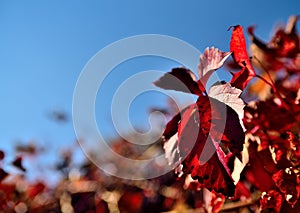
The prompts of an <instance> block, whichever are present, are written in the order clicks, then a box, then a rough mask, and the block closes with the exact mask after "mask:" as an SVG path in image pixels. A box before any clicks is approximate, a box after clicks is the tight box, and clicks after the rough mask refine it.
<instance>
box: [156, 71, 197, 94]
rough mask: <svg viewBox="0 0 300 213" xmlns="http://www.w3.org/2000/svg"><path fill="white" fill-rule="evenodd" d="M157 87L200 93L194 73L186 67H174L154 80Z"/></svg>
mask: <svg viewBox="0 0 300 213" xmlns="http://www.w3.org/2000/svg"><path fill="white" fill-rule="evenodd" d="M153 84H154V85H155V86H157V87H160V88H162V89H167V90H176V91H181V92H185V93H192V94H200V92H201V91H200V89H199V87H198V83H197V82H196V77H195V75H194V73H193V72H192V71H190V70H188V69H186V68H174V69H172V71H171V72H168V73H166V74H164V75H163V76H162V77H161V78H159V79H158V80H157V81H155V82H153Z"/></svg>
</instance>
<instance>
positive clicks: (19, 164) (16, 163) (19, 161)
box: [12, 157, 26, 172]
mask: <svg viewBox="0 0 300 213" xmlns="http://www.w3.org/2000/svg"><path fill="white" fill-rule="evenodd" d="M12 164H13V165H14V166H15V167H16V168H18V169H20V170H22V171H23V172H26V169H25V168H24V167H23V164H22V157H17V158H16V159H15V160H14V161H13V162H12Z"/></svg>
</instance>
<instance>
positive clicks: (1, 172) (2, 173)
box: [0, 168, 8, 182]
mask: <svg viewBox="0 0 300 213" xmlns="http://www.w3.org/2000/svg"><path fill="white" fill-rule="evenodd" d="M7 176H8V173H7V172H6V171H4V170H3V169H1V168H0V182H1V181H2V180H4V178H6V177H7Z"/></svg>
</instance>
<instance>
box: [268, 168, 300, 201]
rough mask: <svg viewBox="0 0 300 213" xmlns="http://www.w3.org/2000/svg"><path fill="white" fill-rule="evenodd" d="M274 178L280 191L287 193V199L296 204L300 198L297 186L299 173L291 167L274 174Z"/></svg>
mask: <svg viewBox="0 0 300 213" xmlns="http://www.w3.org/2000/svg"><path fill="white" fill-rule="evenodd" d="M273 180H274V182H275V184H276V186H277V187H278V188H279V189H280V191H281V192H282V193H283V194H284V195H285V199H286V201H287V202H288V203H289V204H291V205H292V206H294V205H295V204H296V202H297V200H298V198H299V193H300V192H298V188H297V175H296V174H295V172H294V171H293V170H291V169H289V168H286V169H285V170H280V171H278V172H277V173H275V174H274V175H273Z"/></svg>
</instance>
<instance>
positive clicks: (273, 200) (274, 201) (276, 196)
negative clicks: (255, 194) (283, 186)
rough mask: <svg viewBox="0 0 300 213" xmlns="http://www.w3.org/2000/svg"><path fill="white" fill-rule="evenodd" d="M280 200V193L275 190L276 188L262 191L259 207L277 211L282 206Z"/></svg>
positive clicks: (281, 200) (277, 212)
mask: <svg viewBox="0 0 300 213" xmlns="http://www.w3.org/2000/svg"><path fill="white" fill-rule="evenodd" d="M282 202H283V198H282V194H281V193H279V192H277V191H276V190H270V191H268V192H267V193H266V192H263V193H262V196H261V199H260V208H261V210H265V209H269V210H271V211H272V210H273V211H274V212H276V213H279V212H280V209H281V206H282ZM273 211H272V212H273Z"/></svg>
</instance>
